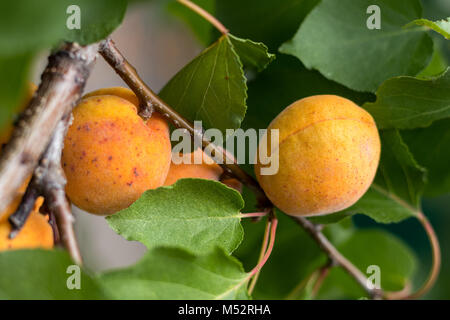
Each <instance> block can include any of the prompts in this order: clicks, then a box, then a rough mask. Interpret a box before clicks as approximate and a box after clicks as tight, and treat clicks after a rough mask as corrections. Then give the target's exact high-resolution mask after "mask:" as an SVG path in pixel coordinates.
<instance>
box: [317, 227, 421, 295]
mask: <svg viewBox="0 0 450 320" xmlns="http://www.w3.org/2000/svg"><path fill="white" fill-rule="evenodd" d="M337 249H338V250H339V251H340V252H341V253H342V254H343V255H344V256H345V257H347V258H348V259H349V260H350V261H351V262H352V263H353V264H354V265H355V266H356V267H358V268H359V269H360V270H361V271H362V272H363V273H365V274H366V275H367V276H370V275H371V274H372V272H373V271H372V272H367V271H368V270H367V268H368V267H369V266H371V265H375V266H378V267H379V268H380V280H381V288H382V289H384V290H387V291H397V290H401V289H403V288H404V287H405V285H406V284H407V283H408V282H409V281H410V280H411V278H412V276H413V275H414V272H415V270H416V266H417V259H416V257H415V255H414V254H413V253H412V252H411V249H410V248H409V247H408V246H407V245H406V244H404V243H403V242H402V241H400V240H399V239H398V238H397V237H395V236H394V235H392V234H390V233H387V232H385V231H381V230H359V231H356V232H355V233H354V234H353V235H352V236H351V237H349V238H348V239H347V241H345V242H343V243H341V244H338V245H337ZM334 269H335V270H332V272H330V274H329V276H328V277H327V278H326V279H325V281H324V283H323V285H322V287H321V289H320V291H319V294H318V297H317V298H319V299H358V298H361V297H363V296H366V293H365V292H364V291H362V290H361V288H360V287H359V288H358V284H357V283H356V281H355V280H354V279H353V278H351V277H350V276H349V275H348V274H347V273H346V272H345V271H343V270H340V269H339V268H337V267H336V268H334Z"/></svg>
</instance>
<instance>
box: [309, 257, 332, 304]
mask: <svg viewBox="0 0 450 320" xmlns="http://www.w3.org/2000/svg"><path fill="white" fill-rule="evenodd" d="M332 267H333V263H332V262H331V261H330V262H329V263H327V264H326V265H324V266H323V267H322V268H320V269H319V270H318V276H317V279H316V283H314V287H313V288H312V291H311V299H314V298H315V297H316V296H317V293H318V292H319V290H320V287H321V286H322V284H323V282H324V281H325V279H326V278H327V277H328V274H329V273H330V270H331V268H332Z"/></svg>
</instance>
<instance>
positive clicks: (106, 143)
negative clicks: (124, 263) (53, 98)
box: [62, 88, 171, 214]
mask: <svg viewBox="0 0 450 320" xmlns="http://www.w3.org/2000/svg"><path fill="white" fill-rule="evenodd" d="M113 89H114V90H113ZM105 90H106V89H105ZM124 92H125V93H126V92H128V93H130V91H129V90H128V89H126V90H121V89H117V88H111V89H110V91H108V93H111V94H107V95H97V93H95V92H94V93H93V94H92V95H89V96H88V97H86V98H84V99H82V101H81V102H80V103H79V105H78V106H76V107H75V109H74V111H73V115H74V121H73V123H72V125H71V126H70V128H69V130H68V133H67V136H66V139H65V143H64V150H63V155H62V165H63V168H64V171H65V173H66V176H67V186H66V193H67V195H68V197H69V198H70V200H71V201H72V202H73V203H74V204H75V205H76V206H78V207H79V208H81V209H83V210H85V211H88V212H90V213H94V214H113V213H115V212H117V211H119V210H122V209H124V208H127V207H128V206H129V205H131V204H132V203H133V202H134V201H136V200H137V199H138V198H139V197H140V196H141V194H142V193H143V192H144V191H146V190H148V189H154V188H157V187H160V186H161V185H162V184H163V183H164V181H165V179H166V176H167V173H168V171H169V166H170V155H171V145H170V139H169V128H168V125H167V123H166V121H165V120H164V119H163V118H162V117H161V115H159V114H158V113H154V114H153V115H152V117H151V118H150V119H149V120H148V121H144V120H142V118H140V117H139V116H138V115H137V113H136V105H135V104H133V103H132V102H130V101H129V100H127V99H124V98H122V97H120V96H119V95H122V96H123V93H124ZM103 93H105V92H103ZM114 93H117V95H115V94H114ZM129 97H133V95H132V94H129ZM130 99H131V100H133V99H132V98H130ZM135 102H136V103H137V99H136V100H135Z"/></svg>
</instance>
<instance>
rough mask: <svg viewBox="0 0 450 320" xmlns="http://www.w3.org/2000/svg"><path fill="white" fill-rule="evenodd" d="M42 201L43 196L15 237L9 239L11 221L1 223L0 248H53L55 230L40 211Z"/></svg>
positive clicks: (37, 201)
mask: <svg viewBox="0 0 450 320" xmlns="http://www.w3.org/2000/svg"><path fill="white" fill-rule="evenodd" d="M42 202H43V198H38V200H36V204H35V207H34V209H33V211H32V212H31V213H30V216H29V217H28V219H27V221H26V222H25V225H24V226H23V228H22V229H21V230H20V232H19V233H18V234H17V235H16V237H15V238H13V239H9V234H10V232H11V225H10V223H9V222H8V221H3V222H1V223H0V250H13V249H33V248H43V249H51V248H53V230H52V228H51V226H50V224H49V223H48V220H47V218H46V217H45V216H44V215H42V214H41V213H39V208H40V206H41V205H42Z"/></svg>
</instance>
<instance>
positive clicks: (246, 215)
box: [240, 212, 267, 218]
mask: <svg viewBox="0 0 450 320" xmlns="http://www.w3.org/2000/svg"><path fill="white" fill-rule="evenodd" d="M266 215H267V212H252V213H241V214H240V217H241V218H253V217H265V216H266Z"/></svg>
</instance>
